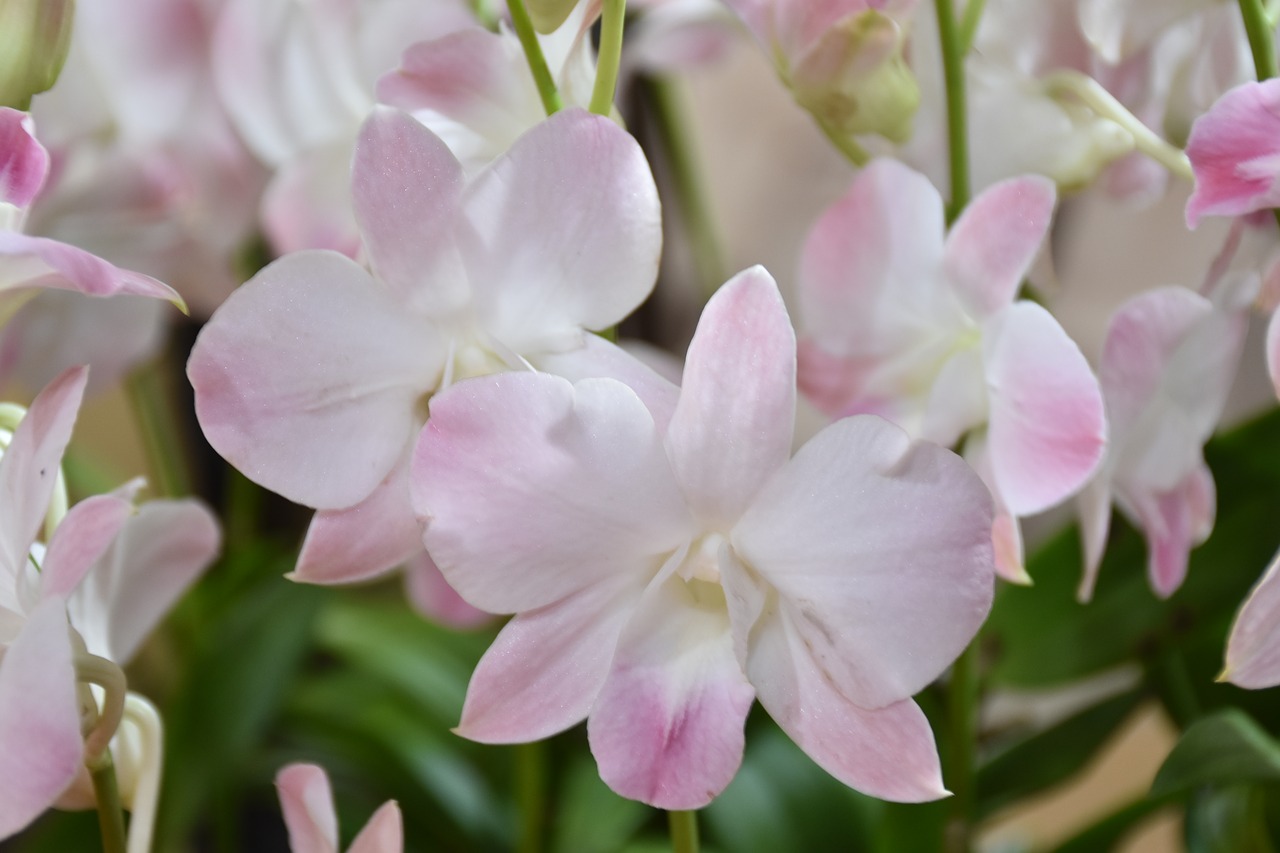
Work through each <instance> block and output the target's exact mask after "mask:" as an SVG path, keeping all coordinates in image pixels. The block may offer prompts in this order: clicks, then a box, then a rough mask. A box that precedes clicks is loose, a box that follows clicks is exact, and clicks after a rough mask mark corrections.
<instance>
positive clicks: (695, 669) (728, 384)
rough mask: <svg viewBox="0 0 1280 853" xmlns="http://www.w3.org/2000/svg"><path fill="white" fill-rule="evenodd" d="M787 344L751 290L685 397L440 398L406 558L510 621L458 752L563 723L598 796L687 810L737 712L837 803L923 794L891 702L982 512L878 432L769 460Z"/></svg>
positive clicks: (706, 342)
mask: <svg viewBox="0 0 1280 853" xmlns="http://www.w3.org/2000/svg"><path fill="white" fill-rule="evenodd" d="M794 417H795V335H794V332H793V331H792V328H791V323H790V321H789V319H788V318H787V313H786V309H785V307H784V306H783V304H782V299H781V297H780V295H779V293H778V290H777V287H776V285H775V284H774V282H773V279H772V278H771V277H770V276H769V274H768V273H767V272H765V271H764V270H763V268H760V267H756V268H753V269H750V270H747V271H746V272H743V273H741V274H740V275H738V276H737V277H735V278H734V279H732V280H731V281H730V282H729V283H727V284H726V285H725V286H724V287H723V288H721V290H720V291H719V292H718V293H717V294H716V295H715V296H714V297H713V298H712V300H711V302H710V303H709V304H708V305H707V308H706V310H705V312H704V313H703V316H702V320H701V322H700V323H699V325H698V331H697V332H696V334H695V335H694V339H693V342H692V344H691V345H690V347H689V354H688V358H687V361H686V363H685V370H684V382H683V387H682V388H681V389H680V390H679V391H678V392H677V391H675V389H674V388H672V387H671V386H667V385H662V384H655V385H650V386H642V387H641V388H640V389H638V390H633V389H632V388H630V387H628V386H626V385H624V384H622V383H620V382H617V381H615V380H612V379H607V378H605V379H585V380H583V381H579V382H577V383H576V384H574V383H570V382H569V381H566V380H565V379H563V378H560V377H556V376H550V375H547V374H543V373H527V372H526V373H504V374H498V375H494V376H488V377H484V378H478V379H474V380H469V381H467V382H462V383H458V384H457V385H455V386H453V387H452V388H450V389H448V390H447V391H445V392H443V393H441V394H439V395H438V396H437V397H436V398H435V399H433V400H432V405H431V417H430V419H429V420H428V421H427V426H426V428H425V429H424V430H423V433H422V437H421V439H420V441H419V443H418V446H417V450H416V451H415V456H414V465H413V475H412V476H413V480H412V486H413V495H414V505H415V507H416V509H417V511H418V512H419V514H420V515H421V516H422V517H423V518H425V519H426V520H427V529H426V535H425V542H426V544H427V548H428V550H429V551H430V552H431V554H432V555H433V556H434V558H435V560H436V562H437V564H438V565H439V566H440V569H441V571H442V572H443V573H444V575H445V577H446V578H447V579H448V580H449V582H450V583H451V584H452V585H453V586H454V587H455V588H456V589H457V590H458V591H459V592H460V593H461V594H462V596H463V597H464V598H466V599H467V600H468V601H470V602H471V603H472V604H475V605H477V606H479V607H481V608H483V609H485V610H490V611H493V612H497V613H515V614H516V615H515V618H513V619H512V620H511V621H510V622H509V623H508V624H507V625H506V627H505V628H504V629H503V630H502V632H501V633H500V634H499V635H498V638H497V640H496V641H495V642H494V644H493V646H492V647H491V648H490V649H489V651H488V652H487V653H486V654H485V656H484V658H483V659H482V660H481V662H480V664H479V666H478V668H477V670H476V672H475V674H474V675H473V677H472V680H471V684H470V687H469V689H468V692H467V699H466V702H465V705H464V707H463V711H462V720H461V723H460V724H459V726H458V731H459V733H461V734H463V735H464V736H466V737H469V738H472V739H474V740H479V741H483V742H491V743H510V742H520V741H530V740H536V739H538V738H543V737H547V736H549V735H551V734H554V733H556V732H558V731H561V730H563V729H565V728H567V727H569V726H572V725H574V724H576V723H578V722H580V721H581V720H582V719H583V718H584V717H585V718H586V719H587V734H588V738H589V740H590V743H591V750H592V753H593V754H594V755H595V757H596V760H597V762H598V764H599V768H600V774H601V777H602V778H603V779H604V780H605V782H606V783H608V784H609V786H610V787H612V788H613V789H614V790H615V791H617V792H618V793H619V794H622V795H623V796H626V797H631V798H633V799H638V800H642V801H644V802H646V803H649V804H651V805H654V806H657V807H660V808H667V809H691V808H698V807H700V806H703V805H705V804H706V803H708V802H709V801H710V800H711V799H713V798H714V797H715V796H716V795H717V794H719V793H720V791H722V790H723V789H724V787H725V786H726V785H728V783H729V781H730V780H731V779H732V778H733V776H734V775H735V773H736V772H737V769H738V766H739V764H740V763H741V760H742V750H743V724H744V721H745V719H746V715H747V711H748V709H749V708H750V706H751V704H752V700H753V699H754V698H755V697H757V696H758V697H759V699H760V701H761V704H763V705H764V707H765V709H766V710H767V711H768V712H769V713H770V714H771V715H772V716H773V718H774V719H775V720H776V721H777V722H778V724H779V725H780V726H781V727H782V729H783V730H784V731H786V732H787V733H788V734H789V735H790V736H791V738H792V739H793V740H795V742H796V743H797V744H799V745H800V747H801V748H802V749H804V750H805V751H806V752H807V753H808V754H809V755H810V756H811V757H812V758H813V759H814V760H815V761H817V762H818V763H819V764H820V765H822V767H824V768H825V769H826V770H827V771H828V772H830V773H832V774H833V775H834V776H836V777H837V778H838V779H840V780H841V781H842V782H844V783H846V784H848V785H851V786H853V787H855V788H858V789H859V790H862V791H864V792H866V793H869V794H872V795H874V796H878V797H883V798H886V799H895V800H904V801H920V800H929V799H935V798H937V797H940V796H943V795H944V793H945V791H944V789H943V788H942V780H941V774H940V770H939V767H938V757H937V753H936V749H935V747H934V744H933V738H932V733H931V732H930V730H929V725H928V722H927V720H926V719H925V717H924V716H923V714H922V713H921V712H920V709H919V708H918V707H917V706H916V705H915V704H914V703H913V702H912V701H911V698H910V697H911V696H912V695H913V694H914V693H915V692H916V691H918V690H920V689H921V688H923V687H924V686H925V685H927V684H928V683H929V682H931V681H932V680H933V679H934V678H936V677H937V676H938V675H939V673H941V672H942V670H943V669H944V668H945V667H946V666H947V665H948V664H949V663H950V662H951V661H952V660H953V659H954V658H955V657H956V656H957V655H958V654H959V653H960V652H961V651H962V650H963V649H964V647H965V645H966V644H967V643H968V642H969V640H970V639H971V638H972V637H973V635H974V633H975V632H976V631H977V629H978V626H979V625H980V624H981V623H982V621H983V619H984V618H985V617H986V614H987V611H988V608H989V607H990V604H991V597H992V586H993V577H994V575H993V568H992V554H991V535H990V531H991V521H992V517H991V504H990V501H989V498H988V497H987V494H986V490H985V488H984V487H983V486H982V483H981V481H980V480H979V479H978V477H976V476H975V475H974V474H973V472H972V471H971V470H970V469H969V468H968V466H966V465H965V464H963V462H962V461H961V460H960V459H959V458H958V457H956V456H955V455H954V454H952V453H950V452H949V451H946V450H943V449H941V448H939V447H937V446H935V445H932V444H927V443H912V442H911V441H910V440H909V439H908V438H907V436H906V435H905V434H904V433H903V432H902V431H901V430H899V429H897V428H896V427H894V426H892V425H890V424H888V423H886V422H885V421H883V420H881V419H879V418H873V417H858V418H848V419H845V420H842V421H840V422H838V423H836V424H833V425H831V426H830V427H828V428H827V429H826V430H824V431H823V432H821V433H819V434H818V435H817V436H816V437H815V438H814V439H812V440H811V441H809V442H808V443H807V444H806V445H805V446H804V447H802V448H801V449H800V451H799V452H798V453H797V455H796V456H795V457H794V458H791V442H792V427H793V421H794Z"/></svg>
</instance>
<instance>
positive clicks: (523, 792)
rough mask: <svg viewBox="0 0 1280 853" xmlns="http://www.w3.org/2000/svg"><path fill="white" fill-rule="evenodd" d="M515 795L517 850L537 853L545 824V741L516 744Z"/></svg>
mask: <svg viewBox="0 0 1280 853" xmlns="http://www.w3.org/2000/svg"><path fill="white" fill-rule="evenodd" d="M516 798H517V802H518V804H519V809H520V842H519V844H518V845H517V847H516V849H517V850H518V851H519V853H540V851H541V850H542V849H543V846H544V845H543V837H544V834H545V831H546V823H547V744H546V742H545V741H534V742H533V743H522V744H520V745H519V746H517V747H516Z"/></svg>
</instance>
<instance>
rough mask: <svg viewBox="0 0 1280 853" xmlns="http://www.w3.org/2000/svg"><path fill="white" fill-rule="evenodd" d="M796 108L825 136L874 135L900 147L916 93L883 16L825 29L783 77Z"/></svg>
mask: <svg viewBox="0 0 1280 853" xmlns="http://www.w3.org/2000/svg"><path fill="white" fill-rule="evenodd" d="M788 76H789V78H790V84H791V91H792V93H793V94H794V95H795V99H796V102H797V103H799V104H800V105H801V106H802V107H804V108H805V109H806V110H808V111H809V112H810V113H812V114H813V117H814V118H815V119H817V121H818V124H819V125H821V126H822V128H823V130H825V131H826V132H827V133H828V134H831V135H834V136H837V137H842V138H846V139H847V138H849V137H852V136H854V135H855V134H861V133H876V134H879V135H881V136H883V137H885V138H886V139H888V140H890V141H892V142H899V143H900V142H906V141H907V139H909V138H910V136H911V121H912V119H913V118H914V116H915V113H916V109H917V108H918V107H919V106H920V87H919V86H918V85H917V84H916V78H915V75H913V74H912V73H911V69H910V68H909V67H907V63H906V61H905V60H904V59H903V57H902V31H901V30H900V29H899V27H898V24H897V23H896V22H895V21H894V20H893V19H892V18H889V17H888V16H887V15H884V14H882V13H880V12H877V11H867V12H862V13H860V14H856V15H850V16H849V17H847V18H845V19H844V20H842V21H840V22H839V23H837V24H836V25H835V26H833V27H831V28H829V29H828V30H827V31H826V32H825V33H824V34H823V35H822V38H820V39H819V40H818V42H817V43H816V44H814V45H813V47H811V48H810V49H809V50H808V51H806V52H805V54H804V56H802V57H801V58H800V60H799V61H798V62H797V63H796V64H795V66H794V67H793V68H791V70H790V74H789V75H788Z"/></svg>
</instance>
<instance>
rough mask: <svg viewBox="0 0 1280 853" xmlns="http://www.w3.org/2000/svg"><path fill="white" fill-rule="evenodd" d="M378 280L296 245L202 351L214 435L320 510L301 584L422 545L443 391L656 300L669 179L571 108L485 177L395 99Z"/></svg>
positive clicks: (378, 170)
mask: <svg viewBox="0 0 1280 853" xmlns="http://www.w3.org/2000/svg"><path fill="white" fill-rule="evenodd" d="M353 194H354V197H355V211H356V219H357V221H358V222H359V224H360V227H361V231H362V233H363V236H364V245H365V252H366V253H367V256H368V258H369V262H370V265H371V267H372V273H371V272H370V271H367V270H365V269H364V268H363V267H361V266H359V265H357V264H356V263H355V262H354V261H352V260H350V259H349V258H346V257H344V256H342V255H339V254H337V253H334V252H325V251H309V252H299V253H297V254H293V255H289V256H286V257H284V258H281V259H280V260H278V261H276V262H275V263H274V264H272V265H271V266H269V267H267V268H266V269H264V270H263V271H262V272H260V273H259V274H258V275H257V276H255V277H254V278H253V279H252V280H251V281H249V282H248V283H247V284H245V285H244V287H242V288H241V289H240V290H239V291H237V292H236V293H235V294H234V295H233V296H232V297H231V298H230V299H229V300H227V302H226V303H225V304H224V305H223V306H222V308H221V309H220V310H219V311H218V312H217V313H216V314H215V315H214V317H213V319H212V320H211V321H210V322H209V324H208V325H207V326H205V328H204V330H203V331H202V332H201V334H200V337H199V339H198V340H197V342H196V345H195V348H194V350H193V352H192V355H191V360H190V362H189V364H188V371H187V372H188V376H189V377H190V379H191V383H192V385H193V386H194V388H195V393H196V413H197V415H198V417H199V419H200V423H201V426H202V427H203V429H204V433H205V435H206V437H207V438H208V439H209V441H210V443H211V444H212V445H213V446H214V448H215V449H216V450H217V451H218V452H219V453H221V454H222V455H223V457H225V458H226V459H227V460H228V461H230V462H231V463H232V464H233V465H235V466H236V467H237V468H239V469H240V470H241V471H243V472H244V473H245V475H246V476H248V477H249V478H250V479H252V480H254V481H255V482H257V483H260V484H261V485H263V486H265V487H267V488H269V489H272V490H273V491H276V492H279V493H280V494H282V495H284V496H285V497H287V498H289V499H291V500H294V501H297V502H299V503H303V504H306V505H308V506H312V507H315V508H316V509H318V510H320V512H319V513H317V515H316V518H315V520H314V521H313V522H312V526H311V529H310V531H309V532H308V535H307V540H306V542H305V543H304V545H303V550H302V554H301V556H300V558H299V564H298V569H297V572H296V573H295V577H297V578H299V579H303V580H310V581H315V582H325V583H335V582H342V581H353V580H358V579H361V578H363V577H368V576H371V575H374V574H377V573H380V572H382V571H386V570H388V569H390V568H392V567H394V566H396V565H399V564H401V563H403V562H404V561H405V560H407V559H408V558H409V557H411V556H413V555H415V554H417V553H419V552H420V551H421V549H422V543H421V533H420V525H419V524H418V522H417V521H416V520H415V519H414V517H413V514H412V512H411V511H410V508H409V493H408V485H407V483H408V479H407V478H408V456H409V453H410V450H411V448H412V444H413V441H414V439H415V437H416V436H417V434H418V431H419V429H420V428H421V426H422V423H423V420H424V418H425V416H426V409H425V401H426V399H427V398H428V396H429V395H430V394H432V393H433V392H434V391H435V390H436V389H437V388H440V387H441V386H445V385H448V384H450V383H451V382H453V381H454V380H456V379H460V378H462V377H465V376H473V375H477V374H483V373H488V372H492V371H496V370H506V369H510V368H517V369H526V368H527V366H528V363H529V362H533V363H534V364H535V365H536V364H539V363H541V361H542V360H544V359H549V358H552V357H554V356H557V355H563V354H565V353H570V352H573V351H579V350H584V349H585V348H586V347H587V345H588V344H589V342H590V339H591V338H592V337H594V336H592V335H590V334H588V333H587V332H586V331H585V330H587V329H603V328H606V327H609V326H611V325H613V324H615V323H617V322H618V321H619V320H621V319H622V318H623V317H625V316H626V315H627V314H628V313H630V312H631V311H632V310H633V309H634V308H635V307H636V306H637V305H639V304H640V302H641V301H643V300H644V298H645V297H646V296H647V295H648V293H649V290H650V289H651V288H652V287H653V282H654V279H655V277H656V275H657V263H658V255H659V251H660V246H661V228H660V224H659V207H658V199H657V190H656V188H655V186H654V183H653V178H652V176H651V174H650V173H649V167H648V164H647V163H646V162H645V159H644V155H643V154H642V153H641V151H640V148H639V146H638V145H637V144H636V143H635V141H634V140H633V139H632V138H631V137H630V136H628V135H627V134H626V133H625V132H624V131H622V130H620V129H619V128H618V127H617V125H615V124H614V123H613V122H611V121H609V120H608V119H605V118H602V117H600V116H592V115H589V114H587V113H583V112H581V111H577V110H567V111H564V112H562V113H559V114H557V115H556V116H554V117H553V118H551V119H550V120H548V121H546V122H545V123H543V124H540V125H539V126H537V127H535V128H534V129H533V130H531V131H530V132H529V133H527V134H526V135H525V136H523V137H521V139H520V140H519V141H517V142H516V144H515V145H514V146H513V147H512V149H511V150H510V151H509V152H508V153H507V154H505V155H504V156H503V157H501V158H499V159H498V160H497V161H496V162H495V163H494V164H493V165H492V166H490V167H489V168H488V169H486V170H484V171H483V172H481V173H480V174H479V175H478V176H476V178H475V179H474V180H473V181H471V182H469V183H467V182H465V181H464V179H463V174H462V167H461V165H460V164H459V162H458V161H457V159H455V157H454V156H453V155H452V154H451V153H450V152H449V149H448V148H447V147H446V146H445V144H444V143H443V142H442V141H441V140H440V139H439V138H438V137H436V136H435V135H433V134H432V133H431V132H430V131H429V130H427V129H426V128H424V127H423V126H422V125H421V124H419V123H418V122H417V121H415V120H414V119H413V118H411V117H410V116H408V115H407V114H405V113H402V112H399V111H397V110H393V109H391V108H389V107H380V108H378V109H377V110H376V111H375V112H374V114H373V115H372V116H371V117H370V119H369V120H368V121H367V122H366V123H365V125H364V128H363V130H362V132H361V138H360V141H359V143H358V144H357V146H356V154H355V166H354V186H353Z"/></svg>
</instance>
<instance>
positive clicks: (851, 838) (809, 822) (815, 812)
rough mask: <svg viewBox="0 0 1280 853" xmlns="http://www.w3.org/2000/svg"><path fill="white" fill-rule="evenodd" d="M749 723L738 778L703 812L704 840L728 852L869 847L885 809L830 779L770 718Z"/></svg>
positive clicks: (760, 718)
mask: <svg viewBox="0 0 1280 853" xmlns="http://www.w3.org/2000/svg"><path fill="white" fill-rule="evenodd" d="M755 722H756V723H757V724H756V725H753V726H751V730H750V731H749V732H748V735H747V749H746V756H745V758H744V760H743V763H742V768H741V769H740V770H739V771H738V775H737V777H735V778H734V780H733V782H732V783H730V785H729V787H728V788H726V789H725V791H724V793H722V794H721V795H720V796H719V797H718V798H716V799H715V800H714V801H712V803H711V805H709V806H707V807H706V808H705V809H704V810H703V811H702V818H703V820H702V826H703V836H704V839H705V840H706V841H707V842H709V843H712V844H716V845H719V846H720V847H721V848H722V849H724V850H732V851H734V853H754V852H755V851H759V853H774V851H778V850H846V849H866V848H868V847H869V846H870V845H871V839H872V827H873V825H874V823H873V822H874V819H875V817H876V815H877V814H878V813H879V812H880V810H881V809H882V808H883V804H881V803H879V802H877V801H875V800H872V799H870V798H869V797H865V796H863V795H861V794H859V793H857V792H856V791H854V790H852V789H851V788H848V787H846V786H845V785H843V784H841V783H840V782H838V781H836V780H835V779H833V778H832V777H831V776H830V775H828V774H827V772H826V771H825V770H823V769H822V768H820V767H818V765H816V764H814V763H813V759H811V758H809V756H807V755H805V754H804V752H802V751H801V750H800V748H799V747H797V746H796V745H795V744H794V743H792V742H791V739H790V738H788V737H787V736H786V735H785V734H784V733H783V732H782V731H781V730H780V729H779V728H778V727H777V726H776V725H775V724H774V723H773V721H772V720H769V719H768V718H767V717H764V716H763V715H758V717H757V719H756V720H755ZM901 849H904V850H905V849H908V848H901Z"/></svg>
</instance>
